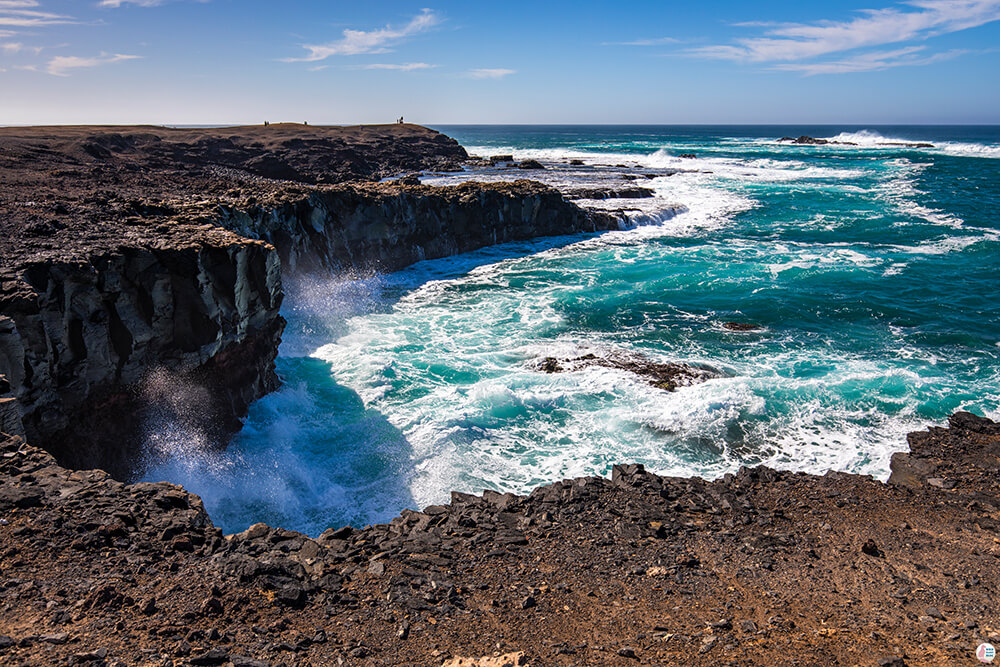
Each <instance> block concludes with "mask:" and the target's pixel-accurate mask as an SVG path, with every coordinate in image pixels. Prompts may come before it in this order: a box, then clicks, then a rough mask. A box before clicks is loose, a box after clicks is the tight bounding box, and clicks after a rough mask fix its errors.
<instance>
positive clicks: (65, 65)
mask: <svg viewBox="0 0 1000 667" xmlns="http://www.w3.org/2000/svg"><path fill="white" fill-rule="evenodd" d="M141 57H142V56H132V55H126V54H124V53H114V54H106V53H102V54H101V55H99V56H95V57H92V58H84V57H81V56H56V57H55V58H53V59H52V60H50V61H49V63H48V65H46V67H45V71H46V72H48V73H49V74H52V75H53V76H69V75H70V74H71V73H72V72H73V71H74V70H78V69H86V68H89V67H97V66H99V65H107V64H110V63H117V62H121V61H123V60H135V59H136V58H141Z"/></svg>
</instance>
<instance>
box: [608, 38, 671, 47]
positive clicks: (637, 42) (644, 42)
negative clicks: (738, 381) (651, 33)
mask: <svg viewBox="0 0 1000 667" xmlns="http://www.w3.org/2000/svg"><path fill="white" fill-rule="evenodd" d="M679 41H680V40H679V39H676V38H674V37H655V38H653V39H633V40H632V41H631V42H602V43H601V46H665V45H667V44H677V43H678V42H679Z"/></svg>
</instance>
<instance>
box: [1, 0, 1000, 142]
mask: <svg viewBox="0 0 1000 667" xmlns="http://www.w3.org/2000/svg"><path fill="white" fill-rule="evenodd" d="M420 2H421V3H427V4H426V5H424V4H413V3H412V2H402V1H395V0H393V1H385V2H379V1H376V0H368V1H366V2H358V1H357V0H353V1H350V2H346V1H345V2H342V1H339V0H328V1H326V2H320V1H312V2H310V1H298V2H297V1H295V0H285V1H283V2H273V1H264V0H0V125H24V124H64V123H87V124H89V123H104V124H126V123H153V124H169V125H182V124H206V125H208V124H211V125H217V124H255V123H260V122H263V121H264V120H270V121H272V122H279V121H295V122H302V121H308V122H310V123H313V124H351V123H377V122H392V121H394V120H395V119H396V118H398V117H399V116H404V117H405V119H406V120H407V121H411V122H416V123H422V124H426V125H435V124H437V125H443V124H463V123H468V124H487V123H526V124H534V123H554V124H573V123H584V124H585V123H609V124H717V123H723V124H737V123H748V124H749V123H764V124H824V123H829V124H996V123H1000V0H909V1H907V2H884V1H882V0H857V1H841V0H827V1H824V2H813V3H809V2H804V1H801V0H800V1H797V2H793V1H779V2H767V1H759V2H746V0H705V1H703V2H690V0H684V1H683V2H680V1H677V2H675V1H673V0H661V1H638V2H622V1H620V0H619V1H618V2H598V1H592V0H576V1H574V2H562V1H556V2H545V1H544V0H534V1H530V2H522V1H520V0H505V1H504V2H483V1H479V2H477V1H475V0H473V1H471V2H470V1H468V0H465V1H464V2H451V1H448V2H444V1H442V2H433V1H432V0H420Z"/></svg>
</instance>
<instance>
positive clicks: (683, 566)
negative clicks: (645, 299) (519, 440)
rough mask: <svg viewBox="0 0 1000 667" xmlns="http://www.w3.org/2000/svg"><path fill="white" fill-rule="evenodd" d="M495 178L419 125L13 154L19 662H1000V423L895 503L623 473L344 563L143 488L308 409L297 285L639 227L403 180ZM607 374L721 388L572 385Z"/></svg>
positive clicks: (90, 144) (0, 523) (5, 164)
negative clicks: (295, 364)
mask: <svg viewBox="0 0 1000 667" xmlns="http://www.w3.org/2000/svg"><path fill="white" fill-rule="evenodd" d="M466 157H467V156H466V155H465V151H464V150H463V149H462V148H461V147H460V146H458V144H457V143H455V142H454V141H453V140H451V139H449V138H447V137H444V136H443V135H440V134H438V133H436V132H433V131H431V130H426V129H424V128H419V127H416V126H409V125H398V126H372V127H359V128H312V127H306V126H293V125H288V126H285V125H277V126H270V127H268V128H262V127H256V128H223V129H216V130H168V129H165V128H149V127H143V128H17V129H9V128H8V129H0V212H2V214H3V215H2V216H0V480H2V483H0V662H2V663H3V664H12V665H52V664H90V665H101V664H105V665H186V664H191V665H226V664H232V665H243V666H247V667H250V666H253V665H309V664H317V665H319V664H322V665H328V664H330V665H334V664H336V665H340V664H346V665H367V664H372V665H450V666H456V665H481V666H485V665H501V664H510V665H516V664H522V665H524V664H531V665H632V664H695V665H696V664H706V665H707V664H732V665H742V664H767V665H771V664H852V665H853V664H862V665H864V664H871V665H875V664H879V665H905V664H909V665H922V664H927V665H932V664H956V663H962V662H967V661H971V660H972V658H973V652H974V650H975V647H976V645H977V644H979V643H980V642H982V641H994V642H1000V626H998V625H997V621H996V619H997V618H1000V615H998V612H1000V602H998V601H997V600H998V598H997V594H998V590H997V580H996V577H995V576H994V575H995V572H996V569H997V566H998V560H1000V481H998V480H1000V476H998V471H1000V425H998V424H995V423H993V422H991V421H989V420H986V419H983V418H980V417H976V416H974V415H971V414H968V413H958V414H955V415H953V416H952V418H951V419H950V424H949V428H947V429H943V428H931V429H930V430H929V431H926V432H920V433H912V434H910V436H909V439H908V440H909V445H910V451H909V453H900V454H896V455H895V456H894V457H893V461H892V476H891V477H890V479H889V481H888V482H887V483H882V482H879V481H877V480H874V479H872V478H870V477H864V476H857V475H848V474H842V473H828V474H827V475H824V476H815V475H806V474H796V473H789V472H779V471H775V470H770V469H767V468H763V467H762V468H756V469H744V470H741V471H740V472H739V474H736V475H727V476H726V477H724V478H722V479H720V480H717V481H714V482H707V481H704V480H701V479H698V478H691V479H681V478H668V477H660V476H657V475H653V474H650V473H648V472H646V471H644V470H643V469H642V468H641V467H639V466H629V465H622V466H616V467H615V469H614V470H613V473H612V477H611V479H604V478H583V479H575V480H565V481H563V482H559V483H556V484H549V485H546V486H542V487H539V488H538V489H536V490H535V491H533V492H532V493H531V494H530V495H528V496H515V495H512V494H498V493H495V492H490V491H487V492H485V493H483V495H482V496H471V495H466V494H459V493H454V494H452V500H451V503H449V504H448V505H442V506H432V507H428V508H424V509H423V510H422V511H419V512H418V511H410V510H407V511H404V512H403V514H402V515H401V516H400V517H399V518H397V519H395V520H393V521H392V522H391V523H390V524H386V525H378V526H369V527H366V528H364V529H352V528H349V527H343V528H341V527H333V528H331V529H330V530H328V531H327V532H325V533H323V534H322V535H320V536H319V537H318V538H316V539H312V538H309V537H308V536H305V535H301V534H298V533H295V532H293V531H288V530H284V529H281V528H279V527H270V526H266V525H263V524H258V525H256V526H253V527H251V528H250V529H248V530H247V531H245V532H243V533H240V534H237V535H228V536H226V535H223V534H222V532H221V531H220V530H219V529H217V528H216V527H215V526H214V525H213V524H212V521H211V519H210V517H209V516H208V515H207V514H206V512H205V510H204V506H203V504H202V502H201V500H200V499H199V498H198V497H197V496H195V495H193V494H190V493H188V492H186V491H184V490H183V489H182V488H180V487H177V486H175V485H172V484H169V483H166V482H162V483H156V484H147V483H138V484H127V483H125V482H127V481H128V480H129V479H130V478H132V477H133V476H134V474H135V472H136V470H137V467H138V466H141V455H142V451H141V443H142V440H143V438H144V437H145V436H146V435H147V434H146V433H144V432H143V429H144V428H149V425H150V424H154V425H155V424H157V423H159V422H157V420H156V419H150V414H151V411H166V413H167V414H166V415H165V418H166V419H168V420H169V419H195V420H199V421H200V422H201V423H200V424H199V425H200V426H201V427H203V428H204V429H206V430H207V432H208V433H209V434H210V437H212V438H213V439H214V440H215V441H217V444H219V445H220V446H221V445H223V444H224V443H225V441H226V438H227V437H228V435H229V434H230V433H231V432H232V431H233V429H235V428H238V426H239V420H240V418H241V417H243V416H244V415H245V414H246V410H247V406H249V404H250V403H251V402H252V401H254V400H255V399H256V398H259V397H260V396H261V395H263V394H264V393H266V392H268V391H270V390H272V389H274V388H275V387H276V386H277V382H278V379H277V376H276V375H275V372H274V358H275V355H276V353H277V346H278V343H279V341H280V337H281V333H282V330H283V327H284V321H283V320H282V318H281V316H280V313H279V309H280V305H281V300H282V297H283V292H282V285H281V280H282V274H283V273H284V274H285V275H286V276H287V275H289V274H292V273H298V272H305V273H308V272H321V273H326V274H329V272H330V271H347V272H353V273H366V272H373V271H378V270H392V269H396V268H400V267H402V266H405V265H407V264H410V263H413V262H415V261H419V260H421V259H429V258H434V257H443V256H448V255H451V254H456V253H460V252H466V251H468V250H472V249H475V248H479V247H483V246H485V245H489V244H493V243H500V242H504V241H513V240H523V239H527V238H532V237H535V236H546V235H558V234H569V233H579V232H594V231H601V230H606V229H617V228H619V227H620V226H621V225H622V220H621V219H620V218H619V217H617V216H614V215H610V214H604V213H597V212H588V211H584V210H583V209H581V208H579V207H577V206H576V205H574V204H572V203H571V202H569V201H567V199H566V198H565V196H563V195H561V194H560V193H559V192H557V191H555V190H552V189H551V188H548V187H546V186H543V185H541V184H538V183H535V182H532V181H527V180H518V181H514V182H509V183H494V184H482V183H464V184H462V185H459V186H454V187H444V188H441V187H429V186H424V185H421V184H420V182H419V180H415V179H413V178H412V177H407V178H402V179H397V180H394V181H384V179H385V178H387V177H397V176H401V175H404V174H406V173H409V172H412V171H418V170H425V169H436V170H451V169H459V168H461V163H462V161H463V160H464V159H466ZM380 181H384V182H380ZM588 194H593V193H588ZM605 194H606V196H609V197H610V196H614V195H615V193H610V194H607V193H605ZM730 324H732V328H736V329H740V330H742V329H743V328H748V327H752V325H749V324H745V323H727V325H726V326H729V325H730ZM588 364H600V365H608V364H611V365H613V366H614V367H616V368H624V369H627V370H630V371H632V372H635V373H637V374H639V375H642V376H644V377H647V379H648V380H649V381H650V383H651V385H652V386H653V387H656V388H658V389H662V390H668V391H669V390H672V389H674V388H675V387H676V386H679V385H683V384H687V383H690V382H695V381H701V380H703V379H706V378H707V377H710V369H695V368H691V367H680V366H672V365H655V364H653V365H651V364H648V363H641V360H639V361H637V360H634V359H608V360H604V359H598V358H596V357H580V358H574V359H545V360H543V362H542V367H540V370H545V371H547V372H561V371H572V370H573V369H575V368H577V367H579V366H581V365H582V366H586V365H588ZM176 383H185V385H186V386H189V387H195V388H197V392H196V393H195V394H194V395H193V397H189V398H188V399H186V400H187V403H185V402H184V401H177V400H174V398H173V397H172V393H171V392H172V389H171V388H172V387H173V386H174V385H175V384H176ZM192 401H193V402H194V403H195V404H196V407H197V409H191V405H190V403H191V402H192ZM161 416H162V415H161ZM88 468H99V469H97V470H92V469H88Z"/></svg>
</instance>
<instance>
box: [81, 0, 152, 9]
mask: <svg viewBox="0 0 1000 667" xmlns="http://www.w3.org/2000/svg"><path fill="white" fill-rule="evenodd" d="M162 4H163V0H101V1H100V2H99V3H97V6H98V7H112V8H114V7H121V6H122V5H138V6H140V7H155V6H156V5H162Z"/></svg>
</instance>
